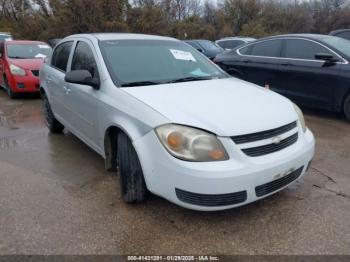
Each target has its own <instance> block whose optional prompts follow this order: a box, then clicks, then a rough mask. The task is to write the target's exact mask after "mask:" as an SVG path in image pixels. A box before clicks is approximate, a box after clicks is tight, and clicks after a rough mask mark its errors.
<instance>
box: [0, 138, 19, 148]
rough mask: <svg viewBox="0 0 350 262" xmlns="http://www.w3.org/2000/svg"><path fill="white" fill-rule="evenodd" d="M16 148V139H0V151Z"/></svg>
mask: <svg viewBox="0 0 350 262" xmlns="http://www.w3.org/2000/svg"><path fill="white" fill-rule="evenodd" d="M17 146H18V142H17V140H16V139H13V138H7V137H0V149H11V148H15V147H17Z"/></svg>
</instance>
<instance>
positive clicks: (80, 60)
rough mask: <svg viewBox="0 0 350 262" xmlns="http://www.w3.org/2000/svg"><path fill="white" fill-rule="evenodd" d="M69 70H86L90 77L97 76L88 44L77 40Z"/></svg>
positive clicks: (94, 62)
mask: <svg viewBox="0 0 350 262" xmlns="http://www.w3.org/2000/svg"><path fill="white" fill-rule="evenodd" d="M71 70H88V71H89V72H90V73H91V75H92V77H97V78H98V69H97V64H96V61H95V58H94V55H93V53H92V50H91V48H90V46H89V45H88V44H87V43H85V42H78V44H77V47H76V48H75V52H74V56H73V60H72V66H71Z"/></svg>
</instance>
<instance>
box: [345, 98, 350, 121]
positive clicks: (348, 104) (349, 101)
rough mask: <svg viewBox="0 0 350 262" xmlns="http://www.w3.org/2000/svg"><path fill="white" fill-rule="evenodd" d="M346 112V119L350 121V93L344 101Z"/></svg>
mask: <svg viewBox="0 0 350 262" xmlns="http://www.w3.org/2000/svg"><path fill="white" fill-rule="evenodd" d="M344 114H345V117H346V119H347V120H348V121H350V95H348V96H347V97H346V98H345V101H344Z"/></svg>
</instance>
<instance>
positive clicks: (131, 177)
mask: <svg viewBox="0 0 350 262" xmlns="http://www.w3.org/2000/svg"><path fill="white" fill-rule="evenodd" d="M117 164H118V168H119V173H120V186H121V194H122V197H123V200H124V201H125V202H127V203H135V202H144V201H145V200H146V195H147V188H146V184H145V180H144V177H143V172H142V168H141V164H140V161H139V158H138V156H137V153H136V151H135V148H134V146H133V145H132V143H131V141H130V139H129V138H128V137H127V136H126V135H125V134H124V133H122V132H120V133H119V134H118V139H117Z"/></svg>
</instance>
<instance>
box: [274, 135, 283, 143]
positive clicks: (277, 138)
mask: <svg viewBox="0 0 350 262" xmlns="http://www.w3.org/2000/svg"><path fill="white" fill-rule="evenodd" d="M281 141H282V138H281V137H280V136H276V137H273V138H272V144H275V145H277V144H279V143H281Z"/></svg>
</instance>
